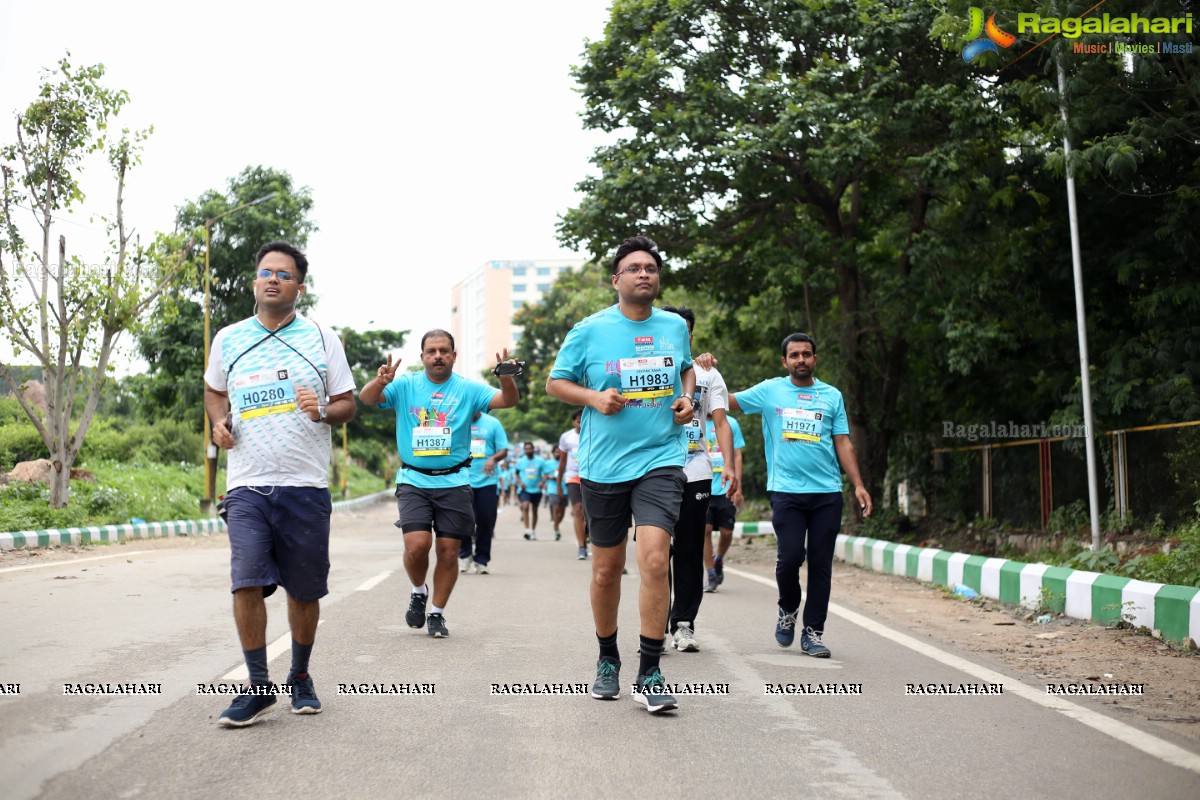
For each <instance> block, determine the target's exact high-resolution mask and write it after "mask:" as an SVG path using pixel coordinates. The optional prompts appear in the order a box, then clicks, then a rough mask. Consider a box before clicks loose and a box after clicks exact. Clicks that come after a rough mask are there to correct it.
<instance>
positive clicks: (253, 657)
mask: <svg viewBox="0 0 1200 800" xmlns="http://www.w3.org/2000/svg"><path fill="white" fill-rule="evenodd" d="M242 657H243V658H244V659H246V669H247V670H248V671H249V672H250V684H251V685H252V686H265V685H266V684H268V683H270V682H271V678H270V676H269V674H268V673H267V648H266V646H265V645H264V646H263V647H259V648H257V649H254V650H243V651H242Z"/></svg>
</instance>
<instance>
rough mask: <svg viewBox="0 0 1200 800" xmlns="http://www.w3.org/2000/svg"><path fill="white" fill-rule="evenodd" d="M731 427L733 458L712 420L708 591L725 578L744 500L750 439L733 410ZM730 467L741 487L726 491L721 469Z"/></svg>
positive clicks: (706, 533) (706, 564) (706, 531)
mask: <svg viewBox="0 0 1200 800" xmlns="http://www.w3.org/2000/svg"><path fill="white" fill-rule="evenodd" d="M728 419H729V428H730V430H731V431H732V432H733V458H732V459H729V460H726V458H725V454H724V453H723V452H722V451H721V444H720V442H718V441H717V434H716V429H715V428H714V427H713V423H712V420H709V421H708V426H707V427H708V430H707V438H708V454H709V457H710V458H712V468H713V483H712V497H710V498H709V499H708V517H707V520H706V524H705V526H704V567H705V570H706V571H707V573H708V584H707V585H706V586H705V587H704V591H706V592H715V591H716V590H717V587H718V586H720V585H721V584H722V583H724V582H725V554H726V553H728V552H729V546H730V545H731V544H733V524H734V522H735V521H736V520H737V507H738V506H739V505H741V502H742V448H743V447H745V446H746V440H745V439H744V438H743V437H742V426H741V425H739V424H738V421H737V419H735V418H734V416H733V415H732V414H730V415H729V417H728ZM727 469H731V470H733V474H734V475H735V476H736V477H737V486H738V488H737V489H736V490H735V491H732V492H729V493H728V494H726V492H725V484H724V483H723V482H722V481H721V473H722V472H724V471H725V470H727ZM713 528H716V529H717V530H718V531H720V533H719V534H718V541H717V554H716V555H715V556H714V555H713V544H712V532H713Z"/></svg>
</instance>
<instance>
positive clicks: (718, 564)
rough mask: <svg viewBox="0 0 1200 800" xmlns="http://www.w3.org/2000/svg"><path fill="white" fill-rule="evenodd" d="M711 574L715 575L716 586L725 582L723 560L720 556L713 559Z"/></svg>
mask: <svg viewBox="0 0 1200 800" xmlns="http://www.w3.org/2000/svg"><path fill="white" fill-rule="evenodd" d="M713 572H715V573H717V586H720V585H721V584H722V583H724V582H725V559H723V558H721V557H720V556H716V557H715V558H713Z"/></svg>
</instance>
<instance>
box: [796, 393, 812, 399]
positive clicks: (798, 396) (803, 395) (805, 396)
mask: <svg viewBox="0 0 1200 800" xmlns="http://www.w3.org/2000/svg"><path fill="white" fill-rule="evenodd" d="M796 399H797V400H812V399H813V396H812V395H811V394H798V395H796Z"/></svg>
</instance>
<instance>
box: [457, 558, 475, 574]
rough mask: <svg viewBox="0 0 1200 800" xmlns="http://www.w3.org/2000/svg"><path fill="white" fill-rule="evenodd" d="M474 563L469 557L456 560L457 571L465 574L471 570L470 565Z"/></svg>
mask: <svg viewBox="0 0 1200 800" xmlns="http://www.w3.org/2000/svg"><path fill="white" fill-rule="evenodd" d="M474 563H475V562H474V560H473V559H472V558H471V557H470V556H467V557H466V558H460V559H459V560H458V571H459V572H466V571H467V570H469V569H470V568H471V565H472V564H474Z"/></svg>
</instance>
